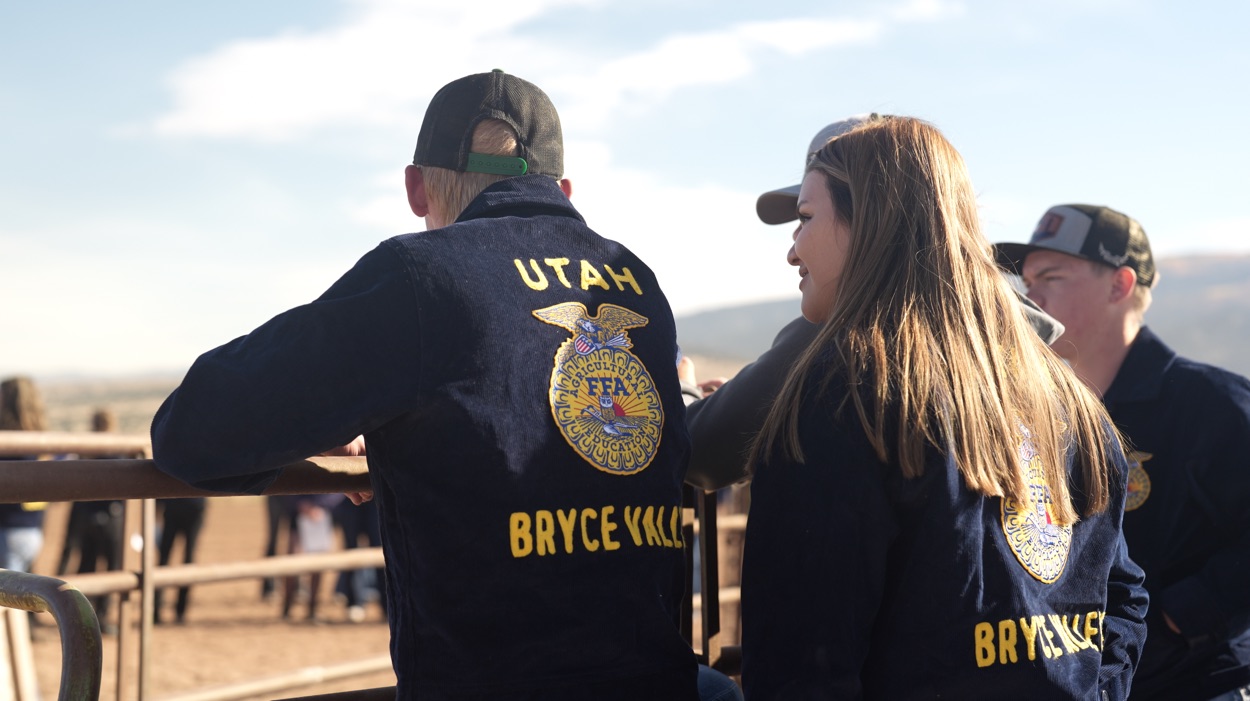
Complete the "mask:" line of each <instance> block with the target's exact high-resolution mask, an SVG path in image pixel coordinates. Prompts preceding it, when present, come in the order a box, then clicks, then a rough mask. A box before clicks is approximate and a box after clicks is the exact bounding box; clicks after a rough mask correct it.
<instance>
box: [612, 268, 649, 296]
mask: <svg viewBox="0 0 1250 701" xmlns="http://www.w3.org/2000/svg"><path fill="white" fill-rule="evenodd" d="M603 269H604V270H606V271H608V275H609V276H611V278H612V280H613V281H614V282H616V289H618V290H620V291H621V292H624V291H625V286H624V285H622V284H621V283H623V282H628V283H629V286H630V287H632V288H634V294H636V295H641V294H642V288H641V287H639V286H638V281H637V280H635V279H634V274H633V273H631V272H629V268H621V274H620V275H617V274H616V272H615V271H614V270H612V266H610V265H608V264H607V263H604V265H603Z"/></svg>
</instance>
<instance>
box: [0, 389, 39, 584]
mask: <svg viewBox="0 0 1250 701" xmlns="http://www.w3.org/2000/svg"><path fill="white" fill-rule="evenodd" d="M46 430H48V425H47V417H46V415H45V411H44V404H43V397H42V396H41V395H40V394H39V389H38V387H36V386H35V382H34V381H33V380H32V379H30V378H29V377H25V376H20V377H11V378H8V379H6V380H4V381H3V382H0V431H46ZM2 459H4V458H0V460H2ZM13 459H19V460H20V459H25V460H35V459H38V456H29V457H23V458H13ZM47 506H48V504H47V502H27V503H25V504H0V567H3V568H4V569H6V570H14V571H16V572H29V571H30V570H31V566H32V565H34V563H35V558H36V557H38V556H39V551H40V549H42V548H43V521H44V510H45V509H46V508H47Z"/></svg>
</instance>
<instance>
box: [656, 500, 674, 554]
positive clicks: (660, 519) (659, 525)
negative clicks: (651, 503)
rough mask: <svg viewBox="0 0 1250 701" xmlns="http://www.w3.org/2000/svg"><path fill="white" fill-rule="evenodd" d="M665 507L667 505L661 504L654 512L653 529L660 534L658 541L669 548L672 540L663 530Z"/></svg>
mask: <svg viewBox="0 0 1250 701" xmlns="http://www.w3.org/2000/svg"><path fill="white" fill-rule="evenodd" d="M666 508H668V507H664V506H661V507H660V510H659V511H657V512H655V530H656V532H657V533H659V534H660V542H661V543H664V544H665V545H666V546H668V547H670V548H671V547H673V541H672V540H670V539H669V537H668V534H667V533H665V532H664V509H666Z"/></svg>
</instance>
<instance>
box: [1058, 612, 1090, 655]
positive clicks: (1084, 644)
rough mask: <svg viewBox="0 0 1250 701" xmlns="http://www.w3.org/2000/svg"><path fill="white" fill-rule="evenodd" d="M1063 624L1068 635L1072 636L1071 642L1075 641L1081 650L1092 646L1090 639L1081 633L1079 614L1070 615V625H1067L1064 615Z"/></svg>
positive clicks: (1066, 618)
mask: <svg viewBox="0 0 1250 701" xmlns="http://www.w3.org/2000/svg"><path fill="white" fill-rule="evenodd" d="M1063 625H1064V628H1066V629H1067V631H1068V634H1069V637H1070V638H1072V642H1074V643H1076V646H1077V647H1079V648H1081V649H1082V650H1088V649H1089V648H1091V647H1093V646H1094V642H1093V641H1092V640H1086V639H1085V636H1083V635H1081V614H1079V613H1077V614H1073V615H1072V625H1068V617H1067V616H1064V617H1063Z"/></svg>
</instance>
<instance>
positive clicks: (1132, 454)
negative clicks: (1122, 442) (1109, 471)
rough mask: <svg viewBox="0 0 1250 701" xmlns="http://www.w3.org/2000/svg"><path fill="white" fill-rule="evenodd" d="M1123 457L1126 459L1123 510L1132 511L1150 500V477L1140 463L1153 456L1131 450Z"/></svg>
mask: <svg viewBox="0 0 1250 701" xmlns="http://www.w3.org/2000/svg"><path fill="white" fill-rule="evenodd" d="M1124 457H1126V458H1128V494H1126V495H1125V498H1124V510H1125V511H1133V510H1134V509H1136V508H1137V507H1139V506H1141V505H1142V504H1145V503H1146V500H1147V499H1149V498H1150V475H1148V474H1146V469H1145V468H1143V467H1142V463H1144V462H1146V461H1147V460H1149V459H1150V458H1153V457H1154V455H1152V454H1151V453H1142V452H1138V451H1136V450H1131V451H1129V453H1128V455H1125V456H1124Z"/></svg>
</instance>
